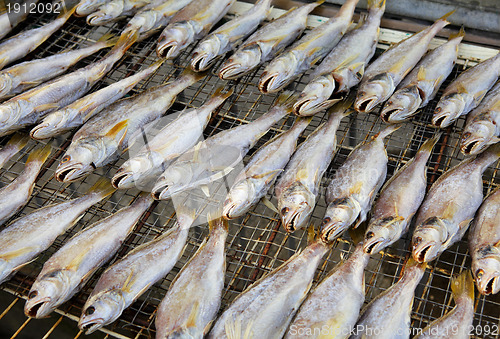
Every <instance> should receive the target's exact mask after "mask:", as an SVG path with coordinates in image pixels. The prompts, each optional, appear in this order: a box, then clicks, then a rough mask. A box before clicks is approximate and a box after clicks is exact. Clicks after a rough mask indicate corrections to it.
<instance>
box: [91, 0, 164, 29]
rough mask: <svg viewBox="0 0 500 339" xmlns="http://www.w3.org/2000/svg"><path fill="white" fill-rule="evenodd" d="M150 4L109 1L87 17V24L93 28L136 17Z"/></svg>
mask: <svg viewBox="0 0 500 339" xmlns="http://www.w3.org/2000/svg"><path fill="white" fill-rule="evenodd" d="M156 2H158V0H156ZM149 3H151V1H150V0H109V1H106V2H105V3H103V4H101V5H100V6H99V8H98V9H97V11H95V12H93V13H92V14H90V15H88V16H87V23H88V24H89V25H93V26H100V25H105V24H107V23H110V22H112V21H114V20H117V19H119V18H122V17H124V16H129V15H134V14H135V13H137V12H138V11H139V10H140V9H141V8H142V7H144V6H146V5H148V4H149ZM160 3H161V2H160Z"/></svg>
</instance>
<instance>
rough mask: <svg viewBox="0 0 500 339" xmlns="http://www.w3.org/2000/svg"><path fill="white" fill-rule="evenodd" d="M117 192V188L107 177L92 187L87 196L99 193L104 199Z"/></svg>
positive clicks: (100, 179)
mask: <svg viewBox="0 0 500 339" xmlns="http://www.w3.org/2000/svg"><path fill="white" fill-rule="evenodd" d="M115 191H116V188H114V187H113V185H111V181H110V180H109V179H107V178H105V177H101V178H99V180H97V182H96V183H95V184H94V186H92V187H91V188H90V189H89V190H88V191H87V194H91V193H97V194H101V195H102V196H103V197H106V196H108V195H111V194H113V193H114V192H115Z"/></svg>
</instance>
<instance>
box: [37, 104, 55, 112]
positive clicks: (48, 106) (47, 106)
mask: <svg viewBox="0 0 500 339" xmlns="http://www.w3.org/2000/svg"><path fill="white" fill-rule="evenodd" d="M59 107H60V106H59V105H58V104H56V103H50V104H45V105H40V106H36V107H35V111H38V112H44V111H48V110H51V109H57V108H59Z"/></svg>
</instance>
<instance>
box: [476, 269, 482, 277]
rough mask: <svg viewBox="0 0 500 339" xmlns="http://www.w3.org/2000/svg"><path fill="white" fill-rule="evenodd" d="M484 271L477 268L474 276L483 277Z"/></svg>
mask: <svg viewBox="0 0 500 339" xmlns="http://www.w3.org/2000/svg"><path fill="white" fill-rule="evenodd" d="M483 274H484V271H483V270H482V269H478V270H477V271H476V278H477V279H481V278H482V277H483Z"/></svg>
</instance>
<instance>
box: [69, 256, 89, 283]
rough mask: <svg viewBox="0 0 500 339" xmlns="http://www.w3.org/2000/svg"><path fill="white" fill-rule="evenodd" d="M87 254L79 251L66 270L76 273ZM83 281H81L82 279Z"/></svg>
mask: <svg viewBox="0 0 500 339" xmlns="http://www.w3.org/2000/svg"><path fill="white" fill-rule="evenodd" d="M87 253H88V251H80V253H78V254H77V255H76V256H75V257H74V258H73V260H71V262H70V263H69V265H68V267H67V268H66V269H68V270H71V271H78V267H80V265H81V263H82V262H83V260H84V259H85V255H86V254H87ZM82 280H83V279H82Z"/></svg>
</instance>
